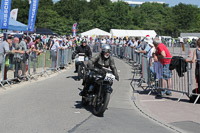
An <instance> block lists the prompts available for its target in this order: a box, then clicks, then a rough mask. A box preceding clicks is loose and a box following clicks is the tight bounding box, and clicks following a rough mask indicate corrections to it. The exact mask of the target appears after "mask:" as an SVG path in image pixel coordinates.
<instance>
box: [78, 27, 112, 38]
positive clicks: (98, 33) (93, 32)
mask: <svg viewBox="0 0 200 133" xmlns="http://www.w3.org/2000/svg"><path fill="white" fill-rule="evenodd" d="M92 35H96V36H111V34H110V33H108V32H106V31H103V30H101V29H98V28H95V29H92V30H89V31H86V32H83V33H81V36H92Z"/></svg>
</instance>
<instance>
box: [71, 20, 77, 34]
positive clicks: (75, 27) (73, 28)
mask: <svg viewBox="0 0 200 133" xmlns="http://www.w3.org/2000/svg"><path fill="white" fill-rule="evenodd" d="M76 32H77V23H74V25H73V27H72V36H73V37H76Z"/></svg>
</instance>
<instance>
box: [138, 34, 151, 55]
mask: <svg viewBox="0 0 200 133" xmlns="http://www.w3.org/2000/svg"><path fill="white" fill-rule="evenodd" d="M144 43H146V47H145V49H144V50H140V51H136V52H137V53H144V54H146V55H148V53H149V52H150V51H151V47H150V45H151V46H152V45H153V40H152V39H151V38H150V37H146V38H145V39H144V41H143V45H144Z"/></svg>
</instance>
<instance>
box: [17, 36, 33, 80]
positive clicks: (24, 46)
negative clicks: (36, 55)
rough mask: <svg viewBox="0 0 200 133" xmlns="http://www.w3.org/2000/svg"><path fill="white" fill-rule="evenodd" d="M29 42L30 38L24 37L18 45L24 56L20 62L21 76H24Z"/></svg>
mask: <svg viewBox="0 0 200 133" xmlns="http://www.w3.org/2000/svg"><path fill="white" fill-rule="evenodd" d="M29 42H30V37H25V38H24V40H22V41H21V42H20V44H19V47H20V49H21V50H22V51H24V54H23V55H22V61H21V69H22V76H25V75H26V65H27V60H28V53H29V51H28V49H27V44H28V43H29Z"/></svg>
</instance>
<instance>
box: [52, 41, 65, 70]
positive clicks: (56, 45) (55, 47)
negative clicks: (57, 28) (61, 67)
mask: <svg viewBox="0 0 200 133" xmlns="http://www.w3.org/2000/svg"><path fill="white" fill-rule="evenodd" d="M59 49H63V48H62V47H61V46H60V44H59V42H58V39H56V40H54V44H53V46H52V47H51V53H50V54H51V59H52V64H51V69H52V70H55V69H56V67H57V66H56V65H57V64H56V60H57V52H58V50H59Z"/></svg>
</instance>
